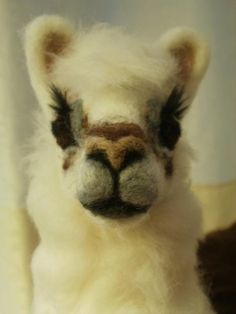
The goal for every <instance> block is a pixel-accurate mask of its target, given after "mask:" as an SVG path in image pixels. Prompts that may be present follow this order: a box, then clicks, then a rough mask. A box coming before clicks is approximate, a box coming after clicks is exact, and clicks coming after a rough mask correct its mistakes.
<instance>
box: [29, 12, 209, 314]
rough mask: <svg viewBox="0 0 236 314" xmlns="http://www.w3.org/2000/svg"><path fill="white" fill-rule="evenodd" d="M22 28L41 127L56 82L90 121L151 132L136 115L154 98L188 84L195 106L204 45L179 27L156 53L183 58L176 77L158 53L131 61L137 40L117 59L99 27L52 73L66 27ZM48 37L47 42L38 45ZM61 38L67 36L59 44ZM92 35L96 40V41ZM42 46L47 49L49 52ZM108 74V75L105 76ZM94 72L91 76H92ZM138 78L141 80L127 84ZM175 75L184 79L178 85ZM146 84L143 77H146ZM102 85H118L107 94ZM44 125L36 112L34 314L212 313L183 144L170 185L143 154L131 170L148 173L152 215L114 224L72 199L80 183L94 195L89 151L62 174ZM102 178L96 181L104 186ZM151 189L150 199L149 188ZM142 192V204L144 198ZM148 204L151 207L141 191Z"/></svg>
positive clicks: (172, 64)
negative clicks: (50, 85)
mask: <svg viewBox="0 0 236 314" xmlns="http://www.w3.org/2000/svg"><path fill="white" fill-rule="evenodd" d="M29 28H30V30H29V32H28V35H27V38H28V39H27V42H26V53H27V61H28V66H29V70H30V73H31V79H32V83H33V86H34V89H35V91H36V94H37V96H38V98H39V101H40V103H41V105H42V107H43V112H44V114H45V113H46V116H47V119H48V118H49V119H52V118H50V116H51V112H50V110H49V109H50V107H47V106H45V105H48V104H50V95H49V94H48V91H47V88H46V86H47V84H48V81H52V82H53V83H55V84H57V85H59V86H61V87H63V88H66V89H67V90H69V97H72V98H73V97H75V96H74V95H79V96H80V97H82V98H83V101H84V107H83V109H84V110H85V112H86V113H87V115H88V119H89V122H90V123H93V124H96V123H100V122H101V121H102V122H112V123H114V122H120V121H121V122H126V123H135V124H137V125H139V126H140V127H141V128H142V129H144V132H146V133H147V130H146V129H145V123H144V120H143V112H144V109H145V107H142V106H144V103H145V102H146V100H147V97H151V96H153V95H154V94H155V95H156V94H157V96H158V99H159V100H160V101H161V100H162V101H163V99H165V98H166V97H167V95H168V93H169V90H170V86H172V85H173V84H177V83H178V82H179V80H182V81H183V80H185V79H186V80H187V81H186V82H185V83H186V93H187V95H188V96H189V99H190V98H192V97H193V95H194V93H195V90H196V87H197V85H198V82H199V80H200V78H201V77H202V75H203V73H204V71H205V69H206V65H207V56H208V55H207V49H205V48H206V47H205V45H204V44H203V43H202V42H201V41H197V40H196V38H195V37H194V36H193V35H192V33H191V32H190V33H188V32H183V33H182V32H179V31H178V32H177V33H174V35H173V36H172V37H173V38H176V34H178V36H177V37H178V39H174V40H173V39H171V38H172V37H171V36H167V37H166V39H165V40H163V45H164V46H165V45H166V47H169V48H168V49H170V51H171V53H172V50H173V49H174V48H175V46H176V45H177V49H176V51H174V54H175V52H177V56H178V57H180V58H182V57H183V60H182V59H181V60H182V61H181V60H180V62H182V63H183V69H182V70H181V71H180V72H178V70H177V63H178V61H176V60H175V59H174V58H173V56H171V54H170V52H167V51H166V52H165V51H164V52H161V53H160V55H159V59H160V61H158V62H157V63H155V62H154V63H152V62H153V61H152V60H154V58H153V55H152V56H151V55H150V56H149V57H147V56H146V54H144V55H143V54H142V53H140V54H137V56H138V57H137V59H135V58H134V59H132V58H133V56H132V47H133V50H134V51H133V52H134V53H136V50H137V49H136V47H135V46H134V43H133V42H132V41H131V43H130V44H127V38H126V37H124V42H125V46H127V47H128V48H129V47H130V49H128V50H126V51H129V52H130V55H129V56H126V53H124V54H123V55H122V53H121V52H120V51H118V52H117V55H116V51H115V48H114V41H115V42H116V41H117V38H118V39H119V40H118V41H120V42H122V40H123V39H122V38H123V37H122V35H117V37H116V38H114V34H119V33H116V31H115V32H114V34H113V33H112V32H111V33H109V31H107V30H106V29H105V30H103V29H101V30H99V29H98V31H96V29H95V31H94V33H93V32H92V35H91V34H90V35H88V36H87V37H86V36H85V37H84V39H83V37H82V38H80V37H79V39H78V43H77V41H76V40H75V42H76V43H75V44H73V48H72V49H71V52H70V50H69V52H68V54H66V56H65V58H63V57H62V58H61V60H60V56H56V61H55V62H56V66H55V69H53V71H50V73H49V74H48V73H47V70H48V69H51V66H52V65H51V63H50V62H51V61H52V57H53V56H54V54H55V55H56V54H57V53H58V52H60V51H59V49H58V47H60V45H59V44H61V45H62V44H63V43H65V44H67V43H68V42H69V41H70V40H71V41H73V40H74V39H71V38H74V35H72V37H70V36H71V32H72V33H73V31H72V30H71V29H70V27H68V25H67V24H66V22H64V21H63V20H61V19H60V18H58V17H43V18H40V19H39V20H38V21H36V22H35V24H32V26H30V27H29ZM57 31H58V34H57ZM186 34H187V35H186ZM185 35H186V36H185ZM54 36H55V40H56V41H57V42H56V45H54V42H53V40H54ZM66 36H69V39H70V40H67V39H68V38H67V37H66ZM192 36H193V38H195V39H192ZM44 38H46V40H47V41H45V42H44ZM60 38H62V39H63V40H62V42H59V43H58V40H60ZM94 38H95V39H96V40H97V42H95V43H94ZM186 38H187V39H186ZM112 40H113V41H112ZM183 40H187V44H186V45H185V44H184V45H182V44H181V45H180V47H181V49H182V48H183V47H184V49H185V48H186V49H187V50H188V51H187V52H186V56H187V57H188V58H194V60H192V59H191V60H189V59H188V60H185V57H186V56H185V51H182V50H181V49H180V50H179V49H178V45H179V42H181V43H182V41H183ZM80 41H81V42H82V44H80ZM109 41H110V44H109ZM107 42H108V44H105V46H106V45H107V47H106V48H107V57H106V56H105V58H104V60H105V61H104V60H103V59H102V58H103V50H101V51H100V48H101V47H102V48H104V49H105V47H104V45H103V44H104V43H107ZM51 43H52V45H51V46H50V44H51ZM93 43H94V45H93ZM184 43H185V42H184ZM77 45H78V47H77ZM173 46H174V48H173ZM40 49H42V51H41V50H40ZM43 49H48V51H46V54H45V55H44V51H43ZM53 49H54V50H53ZM121 50H122V49H121ZM77 51H78V56H79V57H78V58H77ZM198 51H199V53H198ZM70 53H71V54H72V56H70ZM90 53H91V55H92V57H93V58H91V56H90ZM112 53H113V54H112ZM182 53H184V55H183V56H182ZM93 54H94V56H93ZM57 57H58V60H57ZM109 58H110V59H109ZM126 58H129V59H130V60H132V62H130V60H129V59H128V60H127V61H126ZM146 58H147V59H146ZM116 59H117V60H118V61H119V62H118V61H117V62H116ZM45 60H46V61H45ZM91 60H92V61H91ZM94 60H95V61H94ZM137 60H139V61H140V62H137ZM147 60H149V61H150V64H149V65H147V62H146V61H147ZM100 61H101V65H100V63H99V62H100ZM149 61H148V62H149ZM187 61H188V62H187ZM43 62H49V63H50V64H48V63H47V64H46V65H45V68H44V64H43ZM57 62H58V63H57ZM86 62H87V63H86ZM96 62H97V63H96ZM106 62H107V64H106ZM112 62H114V68H113V66H111V63H112ZM122 62H124V63H126V62H127V66H130V68H129V70H127V74H126V72H125V71H126V70H124V69H123V68H122V67H121V69H119V68H118V67H117V68H116V65H117V64H122ZM137 64H138V66H137ZM152 64H153V65H155V66H152ZM96 66H97V67H96ZM104 66H105V70H104V73H103V72H100V71H103V70H101V69H104ZM146 67H147V69H146ZM93 68H95V70H94V78H93V79H90V76H92V75H93V74H92V73H93V71H92V69H93ZM158 69H159V70H158ZM189 71H190V72H189ZM136 72H137V73H136ZM81 73H82V74H81ZM99 73H103V74H99ZM116 73H117V76H116V75H115V74H116ZM135 73H136V74H137V77H139V78H138V79H137V80H136V79H135V80H134V81H132V80H133V79H134V74H135ZM178 73H179V75H180V77H179V78H177V77H176V75H177V74H178ZM96 75H97V76H96ZM99 75H101V79H99ZM119 75H120V76H121V82H122V80H123V83H124V84H128V85H129V84H130V85H131V86H130V85H129V88H124V89H123V87H122V86H123V85H122V84H123V83H122V84H120V82H119ZM145 75H146V77H145ZM142 76H144V78H147V80H146V81H142ZM172 76H173V77H172ZM117 77H118V78H117ZM190 78H191V79H190ZM110 79H113V81H112V82H111V80H110ZM182 81H181V82H182ZM77 82H79V84H78V83H77ZM108 82H109V84H110V85H111V84H113V85H114V86H113V87H111V86H110V87H108V86H107V84H108ZM182 83H183V82H182ZM78 85H79V87H78ZM116 86H118V87H116ZM132 86H133V87H134V88H132ZM149 94H150V95H149ZM47 119H45V116H44V115H43V114H42V115H41V114H40V115H39V116H38V118H37V120H38V125H37V132H36V134H35V135H34V139H33V145H34V152H33V153H32V156H31V157H30V179H31V181H30V189H29V194H28V209H29V213H30V215H31V217H32V219H33V221H34V223H35V225H36V227H37V230H38V233H39V236H40V244H39V246H38V247H37V248H36V250H35V252H34V255H33V259H32V274H33V284H34V290H33V305H32V313H33V314H210V313H213V311H212V309H211V306H210V305H209V301H208V300H207V297H206V296H205V294H204V288H203V287H202V285H201V283H200V276H199V274H197V258H196V250H197V245H198V240H199V238H200V236H201V213H200V208H199V204H198V202H197V201H196V199H195V197H194V196H193V194H192V192H191V191H190V186H189V178H188V173H189V160H190V159H191V152H190V149H189V148H188V146H187V144H186V143H185V141H184V139H182V138H181V139H180V140H179V141H178V143H177V145H176V147H175V149H174V151H172V152H169V155H170V156H171V158H172V159H173V164H174V174H173V175H172V176H171V178H169V179H168V178H166V177H165V174H164V166H163V160H162V159H160V158H159V157H158V158H159V159H158V158H157V159H156V156H155V154H154V153H153V151H152V150H151V149H150V148H147V157H146V159H145V160H144V161H142V162H140V163H137V165H138V166H134V167H139V168H137V169H138V170H137V169H136V168H135V169H136V170H135V172H134V174H135V179H134V181H135V182H136V179H137V184H139V185H140V182H141V183H142V180H141V181H140V178H139V173H141V175H142V174H143V175H144V179H145V180H146V181H145V182H148V178H149V177H151V178H153V180H154V181H153V182H156V184H157V186H158V197H157V199H156V200H155V201H153V203H152V206H151V208H150V209H149V210H148V212H147V213H145V214H143V215H141V216H137V217H136V216H135V217H131V218H127V219H123V220H121V221H120V220H115V219H111V220H110V219H103V218H98V217H97V216H94V215H93V214H92V213H90V212H89V211H88V210H86V209H85V208H84V207H83V206H82V205H81V204H80V202H79V201H78V199H77V198H76V197H75V195H77V194H76V191H77V189H78V187H80V189H82V190H83V189H85V191H86V189H87V188H86V186H87V187H90V186H91V180H93V181H94V180H95V179H94V173H93V171H92V170H91V173H90V172H89V170H90V168H89V166H88V162H86V160H85V159H83V156H84V154H85V149H84V148H83V146H81V148H80V149H78V150H77V151H76V153H75V155H74V159H73V163H72V165H71V166H70V167H69V169H68V170H65V171H63V170H62V162H63V159H64V158H66V156H67V151H66V150H65V151H62V149H61V147H59V146H58V145H57V143H56V141H55V139H54V137H53V135H52V133H51V131H50V124H49V123H48V122H47ZM95 139H96V138H95ZM106 145H107V144H106ZM116 145H118V144H116ZM145 145H146V144H145ZM148 145H149V144H148ZM147 147H149V146H147ZM157 149H159V148H158V146H157ZM164 152H166V150H165V151H164ZM100 166H101V165H100ZM78 169H80V171H78ZM84 169H85V170H84ZM86 169H88V170H86ZM94 169H95V170H96V169H98V168H94ZM99 169H100V168H99ZM139 170H140V171H139ZM86 171H87V172H86ZM96 171H97V170H96ZM127 171H128V170H127ZM84 172H85V174H83V176H84V177H83V179H81V173H84ZM124 172H125V171H124ZM122 173H123V172H122ZM120 180H121V179H120ZM104 182H105V181H104ZM104 182H103V181H102V179H101V186H102V184H104ZM145 182H144V183H145ZM86 184H87V185H86ZM127 184H129V182H128V183H127ZM145 184H146V183H145ZM99 185H100V184H99V181H98V184H97V187H96V186H95V189H98V191H99V188H100V187H99ZM125 187H126V186H124V191H125ZM139 187H140V186H139ZM145 189H147V186H145ZM153 189H154V190H153V191H154V192H155V187H154V188H153ZM154 192H153V193H154ZM124 193H125V192H124ZM129 193H130V194H131V196H130V194H128V197H131V198H132V197H133V195H135V194H133V190H132V189H131V188H130V190H129ZM136 193H137V192H136ZM139 194H142V191H141V192H140V193H139ZM139 194H137V198H140V197H139V196H140V195H139ZM141 196H142V195H141ZM143 197H144V200H145V201H146V199H145V195H144V196H143ZM140 199H141V201H143V199H142V198H140ZM132 201H133V202H134V203H135V199H133V198H132ZM139 201H140V200H139Z"/></svg>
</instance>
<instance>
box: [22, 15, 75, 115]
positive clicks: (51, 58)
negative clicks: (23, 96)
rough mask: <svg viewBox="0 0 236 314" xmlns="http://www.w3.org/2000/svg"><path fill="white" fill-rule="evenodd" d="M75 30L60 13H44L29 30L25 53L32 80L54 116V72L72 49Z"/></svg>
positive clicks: (44, 103)
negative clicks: (52, 81)
mask: <svg viewBox="0 0 236 314" xmlns="http://www.w3.org/2000/svg"><path fill="white" fill-rule="evenodd" d="M74 34H75V31H74V29H73V27H72V25H71V24H70V22H68V21H67V20H65V19H64V18H62V17H60V16H54V15H52V16H50V15H43V16H40V17H38V18H36V19H35V20H33V21H32V22H31V23H30V24H29V25H28V26H27V27H26V31H25V54H26V60H27V67H28V70H29V74H30V78H31V83H32V86H33V88H34V91H35V93H36V95H37V97H38V100H39V103H40V105H41V107H42V109H43V111H44V113H45V114H46V115H47V116H48V118H49V119H50V118H51V115H52V110H50V107H49V106H48V105H49V104H50V102H51V95H50V88H51V81H50V73H51V71H52V70H53V68H54V67H55V64H56V62H57V59H58V57H60V56H62V55H65V54H66V53H68V51H69V49H70V47H71V46H72V42H73V40H74V37H75V36H74Z"/></svg>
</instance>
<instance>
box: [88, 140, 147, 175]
mask: <svg viewBox="0 0 236 314" xmlns="http://www.w3.org/2000/svg"><path fill="white" fill-rule="evenodd" d="M98 151H100V152H101V151H102V152H104V154H105V155H106V156H107V159H108V160H109V162H110V163H111V165H112V167H113V168H114V169H116V170H118V169H119V168H120V166H121V164H122V163H123V161H124V159H125V156H126V155H127V153H128V152H136V153H138V154H140V155H141V156H144V155H145V151H146V147H145V144H144V142H143V141H142V140H141V139H140V138H136V137H134V136H127V137H124V138H121V139H120V140H119V141H118V142H116V143H114V141H111V140H107V139H98V138H93V139H91V140H89V141H88V142H87V146H86V153H87V155H92V154H94V153H96V152H98Z"/></svg>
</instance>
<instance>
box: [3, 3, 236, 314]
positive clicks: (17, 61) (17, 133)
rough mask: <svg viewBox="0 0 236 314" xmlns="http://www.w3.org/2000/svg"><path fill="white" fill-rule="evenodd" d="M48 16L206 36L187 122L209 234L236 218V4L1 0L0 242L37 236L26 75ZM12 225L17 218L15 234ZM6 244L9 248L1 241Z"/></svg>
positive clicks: (155, 33) (146, 32) (147, 32)
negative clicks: (28, 30) (29, 49)
mask: <svg viewBox="0 0 236 314" xmlns="http://www.w3.org/2000/svg"><path fill="white" fill-rule="evenodd" d="M41 14H60V15H63V16H65V17H68V18H70V19H71V20H73V21H74V22H75V23H78V24H79V23H81V22H82V24H85V25H89V24H91V23H94V22H98V21H99V22H108V23H111V24H113V25H121V26H124V27H125V28H126V29H127V30H128V31H129V32H132V33H134V34H138V35H140V37H144V38H150V39H151V40H158V37H159V36H160V35H161V34H162V33H163V32H165V31H167V30H168V29H170V28H172V27H175V26H180V25H185V26H189V27H192V28H194V29H195V30H197V31H199V32H200V33H202V34H203V36H205V38H206V39H207V40H208V41H209V44H210V46H211V51H212V58H211V64H210V67H209V70H208V72H207V75H206V77H205V79H204V80H203V83H202V85H201V86H200V89H199V93H198V96H197V97H196V99H195V101H194V104H193V106H192V109H191V111H190V112H189V115H188V117H187V118H186V120H185V122H184V123H185V128H186V132H187V134H188V138H189V140H190V142H191V143H192V146H193V148H194V150H195V152H196V160H195V161H194V163H193V168H192V183H193V189H194V190H195V191H196V193H197V194H198V196H199V198H200V200H201V202H202V204H203V216H204V230H205V231H210V230H213V229H215V228H219V227H225V226H227V225H229V224H230V223H231V222H233V221H234V220H235V221H236V84H235V82H236V0H224V1H223V0H178V1H176V0H145V1H144V0H119V1H118V0H67V1H64V0H40V1H36V0H35V1H34V0H11V1H7V0H0V97H1V98H0V147H1V148H0V175H1V181H0V223H1V227H0V229H1V231H0V240H1V235H3V234H4V235H6V234H7V233H10V232H15V234H16V239H17V240H16V241H15V242H14V243H10V244H11V245H12V247H13V248H15V250H16V251H17V249H19V247H20V245H21V244H20V243H21V242H23V241H27V232H30V230H25V229H24V225H25V223H26V222H27V216H26V215H25V192H26V190H27V180H26V176H25V169H24V167H23V166H22V160H23V158H24V155H25V144H26V143H27V140H28V138H29V136H30V135H31V133H32V129H33V128H32V113H33V111H34V109H35V108H36V106H37V104H36V100H35V97H34V95H33V92H32V89H31V87H30V83H29V78H28V75H27V72H26V66H25V60H24V53H23V48H22V33H23V30H24V27H25V25H26V24H27V23H28V22H29V21H30V20H32V19H33V18H34V17H36V16H38V15H41ZM11 220H14V221H17V224H15V227H14V230H10V228H12V227H9V221H11ZM22 230H24V232H22ZM18 234H20V237H18V236H17V235H18ZM22 237H23V238H22ZM2 238H3V237H2ZM5 238H6V236H5ZM2 242H3V243H2ZM4 246H6V247H7V246H9V243H7V242H6V241H5V242H4V241H1V247H3V248H4ZM1 252H4V250H1ZM0 254H2V253H0ZM0 257H1V259H2V260H3V259H4V262H5V263H8V261H7V259H6V257H5V256H0ZM22 258H23V259H24V258H27V257H22V256H19V255H18V256H17V255H16V260H15V263H16V264H17V263H18V264H17V265H18V266H19V265H20V266H19V267H21V266H22V265H23V264H22ZM0 261H1V260H0ZM11 262H12V261H11ZM22 267H23V266H22ZM0 271H1V267H0ZM0 288H1V287H0ZM18 288H19V287H18ZM14 289H16V288H14ZM14 289H13V290H14ZM4 290H6V291H7V289H6V286H5V287H4ZM7 293H8V294H9V291H8V292H7ZM11 293H14V292H11ZM1 297H2V298H4V294H1ZM6 313H10V312H6ZM12 313H13V312H12ZM15 313H16V312H15ZM17 313H20V312H19V309H18V311H17Z"/></svg>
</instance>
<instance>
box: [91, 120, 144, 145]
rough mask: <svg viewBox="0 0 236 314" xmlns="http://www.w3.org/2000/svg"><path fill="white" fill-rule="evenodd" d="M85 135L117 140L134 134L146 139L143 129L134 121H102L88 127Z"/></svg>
mask: <svg viewBox="0 0 236 314" xmlns="http://www.w3.org/2000/svg"><path fill="white" fill-rule="evenodd" d="M86 135H87V136H98V137H105V138H106V139H107V140H110V141H117V140H119V139H120V138H122V137H125V136H131V135H132V136H134V137H136V138H140V139H142V140H143V141H146V136H145V134H144V132H143V130H142V129H141V128H140V127H139V126H138V125H136V124H134V123H114V124H109V123H104V124H102V125H98V126H92V127H90V128H89V129H88V130H87V132H86Z"/></svg>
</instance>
